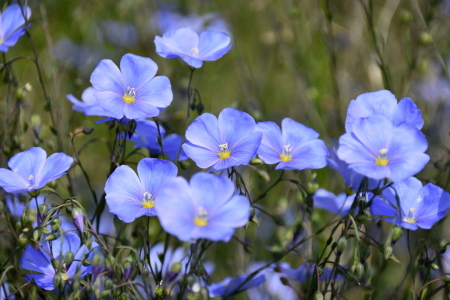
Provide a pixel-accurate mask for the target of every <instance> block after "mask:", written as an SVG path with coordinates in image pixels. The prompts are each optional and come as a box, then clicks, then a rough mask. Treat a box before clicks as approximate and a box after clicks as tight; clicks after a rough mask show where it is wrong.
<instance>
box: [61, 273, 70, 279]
mask: <svg viewBox="0 0 450 300" xmlns="http://www.w3.org/2000/svg"><path fill="white" fill-rule="evenodd" d="M61 279H62V280H64V281H66V280H67V279H69V274H67V273H62V274H61Z"/></svg>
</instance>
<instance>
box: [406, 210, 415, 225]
mask: <svg viewBox="0 0 450 300" xmlns="http://www.w3.org/2000/svg"><path fill="white" fill-rule="evenodd" d="M415 210H416V209H415V208H414V207H412V208H410V209H409V214H408V216H407V217H404V218H403V222H406V223H410V224H413V223H416V222H417V221H416V218H415V217H414V216H413V213H414V211H415Z"/></svg>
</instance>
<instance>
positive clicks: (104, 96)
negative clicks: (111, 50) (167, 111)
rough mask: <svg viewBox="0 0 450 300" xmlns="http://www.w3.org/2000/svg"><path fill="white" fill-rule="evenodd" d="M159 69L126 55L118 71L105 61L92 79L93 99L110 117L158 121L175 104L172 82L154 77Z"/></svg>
mask: <svg viewBox="0 0 450 300" xmlns="http://www.w3.org/2000/svg"><path fill="white" fill-rule="evenodd" d="M157 70H158V66H157V65H156V64H155V62H154V61H153V60H151V59H150V58H147V57H141V56H137V55H134V54H125V55H124V56H123V57H122V59H121V60H120V70H119V68H118V67H117V66H116V65H115V64H114V63H113V62H112V61H111V60H109V59H104V60H102V61H101V62H100V63H99V64H98V65H97V67H96V68H95V70H94V72H92V75H91V83H92V86H93V87H94V88H95V89H96V91H97V92H96V93H94V96H95V97H96V98H97V100H98V104H99V105H100V107H102V108H103V109H104V110H105V111H107V112H108V115H107V116H108V117H112V118H115V119H122V118H123V117H124V116H125V117H127V118H128V119H139V118H146V117H155V116H157V115H159V112H160V110H161V109H164V108H166V107H167V106H169V104H170V103H171V102H172V98H173V94H172V88H171V85H170V81H169V79H168V78H167V77H166V76H157V77H154V76H155V74H156V71H157Z"/></svg>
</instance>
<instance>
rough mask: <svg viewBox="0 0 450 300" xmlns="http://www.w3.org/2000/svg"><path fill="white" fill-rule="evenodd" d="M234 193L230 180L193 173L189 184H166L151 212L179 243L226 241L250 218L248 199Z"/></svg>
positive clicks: (181, 181) (181, 180)
mask: <svg viewBox="0 0 450 300" xmlns="http://www.w3.org/2000/svg"><path fill="white" fill-rule="evenodd" d="M234 192H235V187H234V184H233V182H232V181H231V180H229V179H227V178H224V177H220V176H216V175H213V174H210V173H197V174H195V175H194V176H192V178H191V182H190V183H188V182H187V181H186V179H184V178H182V177H176V178H172V179H170V180H168V181H167V184H166V185H165V186H164V188H163V189H162V190H161V192H160V194H159V200H158V202H157V203H155V208H156V212H157V215H158V218H159V221H160V222H161V226H162V227H163V228H164V230H165V231H167V232H168V233H170V234H173V235H175V236H176V237H178V238H179V239H180V240H182V241H191V240H196V239H200V238H205V239H208V240H212V241H229V240H230V238H231V236H232V235H233V233H234V228H237V227H240V226H244V225H245V224H246V223H247V221H248V218H249V215H250V204H249V201H248V199H247V198H245V197H244V196H238V195H234Z"/></svg>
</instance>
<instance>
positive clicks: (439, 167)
mask: <svg viewBox="0 0 450 300" xmlns="http://www.w3.org/2000/svg"><path fill="white" fill-rule="evenodd" d="M434 167H435V168H436V169H438V170H441V171H445V169H447V166H446V165H445V164H443V163H442V162H440V161H437V162H435V163H434Z"/></svg>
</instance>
